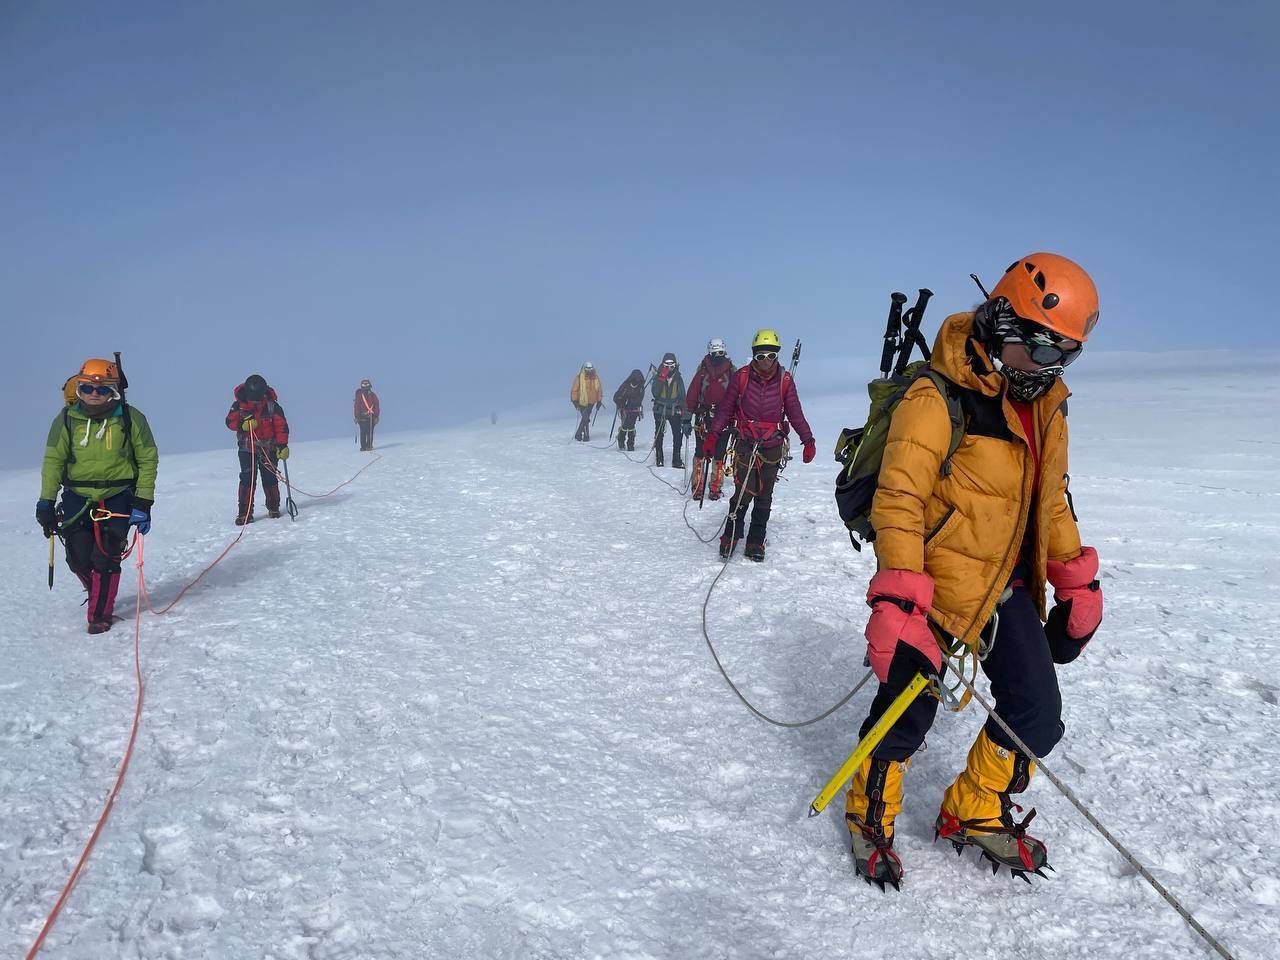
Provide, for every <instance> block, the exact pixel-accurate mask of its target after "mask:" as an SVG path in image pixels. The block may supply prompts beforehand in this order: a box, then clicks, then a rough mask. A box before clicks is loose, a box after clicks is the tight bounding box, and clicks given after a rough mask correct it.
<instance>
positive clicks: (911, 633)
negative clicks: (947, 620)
mask: <svg viewBox="0 0 1280 960" xmlns="http://www.w3.org/2000/svg"><path fill="white" fill-rule="evenodd" d="M867 603H868V604H869V605H870V606H871V619H869V620H868V621H867V629H866V636H867V659H868V660H870V661H871V669H872V670H874V671H875V675H876V677H877V678H878V679H879V680H880V682H881V683H887V682H888V681H889V665H890V664H891V663H892V662H893V659H894V657H895V656H897V655H905V656H908V657H910V658H912V659H913V660H915V661H916V662H917V664H918V665H919V668H920V670H922V671H926V672H927V671H928V670H929V669H930V668H932V670H933V672H934V673H939V672H941V670H942V651H941V650H940V649H939V648H938V642H937V640H935V639H934V637H933V633H932V631H930V629H929V622H928V620H927V619H926V618H925V614H927V613H928V612H929V607H930V605H931V604H932V603H933V579H932V578H931V577H930V576H929V575H928V574H925V573H915V572H913V571H911V570H881V571H880V572H879V573H877V574H876V575H875V576H874V577H872V578H871V585H870V586H869V587H867Z"/></svg>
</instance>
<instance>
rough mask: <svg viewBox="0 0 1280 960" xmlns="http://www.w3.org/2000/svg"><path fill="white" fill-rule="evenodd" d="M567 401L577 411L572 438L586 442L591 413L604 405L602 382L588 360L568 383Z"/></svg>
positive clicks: (588, 437)
mask: <svg viewBox="0 0 1280 960" xmlns="http://www.w3.org/2000/svg"><path fill="white" fill-rule="evenodd" d="M569 402H570V403H572V404H573V407H574V409H575V410H577V411H578V417H579V421H578V429H577V431H576V432H575V433H574V435H573V439H575V440H579V441H581V442H582V443H586V442H588V441H589V440H590V439H591V414H592V412H593V411H595V410H599V409H600V408H601V407H603V406H604V384H602V383H601V382H600V375H599V374H597V373H596V368H595V367H594V366H593V365H592V363H591V361H590V360H588V361H587V362H586V363H584V364H583V365H582V369H581V370H579V371H578V374H577V376H575V377H574V378H573V383H571V384H570V385H569Z"/></svg>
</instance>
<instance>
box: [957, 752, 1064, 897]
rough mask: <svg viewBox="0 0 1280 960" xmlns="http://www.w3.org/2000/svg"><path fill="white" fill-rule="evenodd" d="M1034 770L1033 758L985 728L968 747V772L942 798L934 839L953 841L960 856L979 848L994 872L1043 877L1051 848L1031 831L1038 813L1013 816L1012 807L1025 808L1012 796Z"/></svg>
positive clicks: (1025, 784) (1019, 876) (1028, 780)
mask: <svg viewBox="0 0 1280 960" xmlns="http://www.w3.org/2000/svg"><path fill="white" fill-rule="evenodd" d="M1034 773H1035V765H1034V764H1033V763H1031V761H1030V759H1028V758H1027V757H1026V756H1024V755H1023V754H1021V753H1018V752H1017V751H1016V750H1009V749H1006V748H1005V747H1002V746H1000V745H999V744H997V743H996V742H995V741H993V740H992V739H991V738H990V737H988V736H987V731H986V730H985V729H984V730H983V731H982V732H981V733H979V734H978V739H977V740H975V741H974V743H973V746H972V747H971V748H970V749H969V760H968V763H967V765H966V766H965V769H964V772H962V773H961V774H960V776H958V777H956V780H955V782H954V783H953V784H951V786H949V787H948V788H947V792H946V793H945V794H944V795H943V797H942V809H941V810H939V811H938V819H937V821H936V823H935V824H934V839H935V840H936V839H937V838H938V837H944V838H946V839H947V840H950V841H951V846H952V847H953V848H954V849H955V851H956V855H957V856H958V855H960V854H961V853H963V852H964V848H965V847H970V846H972V847H977V848H978V850H979V851H980V852H979V855H978V856H979V859H981V860H985V861H987V862H988V863H990V864H991V872H992V873H998V872H999V870H1000V868H1001V867H1002V866H1003V867H1008V868H1009V872H1010V873H1011V874H1012V875H1013V876H1015V877H1018V878H1019V879H1020V880H1025V881H1026V882H1027V883H1030V882H1031V881H1030V879H1028V877H1027V874H1028V873H1035V874H1039V875H1040V876H1042V877H1043V876H1044V871H1045V870H1046V869H1048V870H1052V869H1053V868H1052V867H1050V866H1049V852H1048V850H1047V849H1046V847H1045V845H1044V842H1043V841H1041V840H1037V839H1036V838H1035V837H1032V836H1029V835H1028V834H1027V824H1028V823H1030V822H1031V821H1032V819H1033V818H1034V817H1035V815H1036V812H1035V811H1034V810H1032V811H1031V812H1030V813H1028V814H1027V815H1026V816H1025V817H1023V818H1022V819H1021V820H1014V818H1013V811H1014V810H1017V811H1018V812H1019V813H1021V812H1022V808H1021V807H1020V806H1018V805H1017V804H1015V803H1014V802H1013V801H1012V800H1011V799H1010V796H1011V795H1012V794H1015V793H1022V791H1024V790H1026V789H1027V787H1028V785H1030V783H1031V777H1032V775H1033V774H1034Z"/></svg>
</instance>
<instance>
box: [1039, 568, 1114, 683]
mask: <svg viewBox="0 0 1280 960" xmlns="http://www.w3.org/2000/svg"><path fill="white" fill-rule="evenodd" d="M1048 576H1049V582H1050V583H1051V584H1053V602H1054V606H1053V610H1051V611H1050V613H1049V620H1048V622H1047V623H1045V635H1046V636H1047V637H1048V638H1049V648H1050V650H1051V651H1052V653H1053V659H1054V661H1055V662H1057V663H1070V662H1071V661H1072V660H1074V659H1075V658H1076V657H1078V656H1080V651H1081V650H1083V649H1084V647H1085V644H1087V643H1088V642H1089V641H1090V640H1092V639H1093V635H1094V633H1095V632H1096V631H1097V629H1098V625H1099V624H1100V623H1102V585H1101V584H1100V583H1099V582H1098V552H1097V551H1096V550H1094V549H1093V547H1083V548H1081V550H1080V556H1078V557H1076V558H1075V559H1074V560H1068V561H1066V562H1065V563H1063V562H1061V561H1058V560H1050V561H1049V567H1048Z"/></svg>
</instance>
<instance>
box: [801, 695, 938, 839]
mask: <svg viewBox="0 0 1280 960" xmlns="http://www.w3.org/2000/svg"><path fill="white" fill-rule="evenodd" d="M928 686H929V680H928V678H927V677H925V675H924V674H923V673H917V674H916V675H915V677H914V678H912V680H911V682H910V683H909V684H907V689H905V690H903V691H902V692H901V693H900V694H898V696H897V697H896V698H895V699H894V701H893V703H891V704H889V709H888V710H886V711H885V712H884V713H882V714H881V715H880V719H879V720H877V721H876V723H875V726H873V727H872V728H871V729H870V730H868V731H867V735H866V736H865V737H863V738H862V739H861V740H859V741H858V746H857V747H856V748H855V749H854V751H853V753H851V754H850V755H849V759H848V760H846V761H845V762H844V764H843V765H842V766H841V767H840V769H839V770H837V771H836V775H835V776H834V777H832V778H831V779H830V780H828V781H827V785H826V786H825V787H823V788H822V792H821V793H819V794H818V795H817V796H816V797H815V798H814V800H813V803H811V804H810V805H809V816H811V817H816V816H817V815H818V814H820V813H821V812H822V811H823V810H825V809H826V808H827V804H829V803H830V802H831V800H832V798H833V797H835V795H836V794H837V793H839V792H840V791H841V790H843V789H844V785H845V784H846V783H848V782H849V778H850V777H852V776H853V775H854V773H856V772H857V770H858V768H859V767H860V766H862V763H863V761H864V760H866V759H867V757H869V756H871V751H872V750H874V749H875V748H876V747H878V746H880V741H881V740H883V739H884V738H885V735H886V734H887V733H888V732H889V728H890V727H892V726H893V725H894V724H895V723H896V722H897V720H898V718H899V717H900V716H902V715H903V714H904V713H905V712H906V710H907V707H909V706H911V704H913V703H915V701H916V697H918V696H920V694H921V693H922V692H923V691H924V690H925V689H927V688H928Z"/></svg>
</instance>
